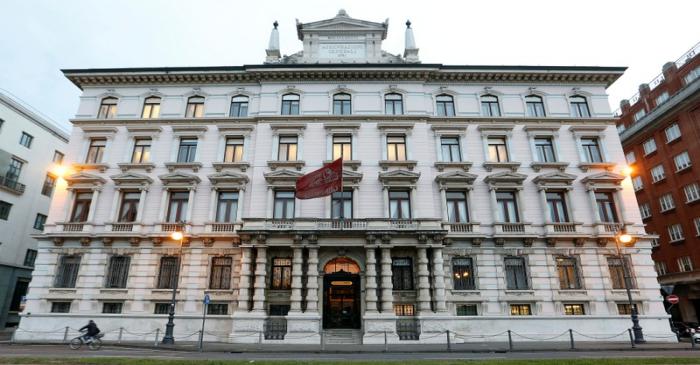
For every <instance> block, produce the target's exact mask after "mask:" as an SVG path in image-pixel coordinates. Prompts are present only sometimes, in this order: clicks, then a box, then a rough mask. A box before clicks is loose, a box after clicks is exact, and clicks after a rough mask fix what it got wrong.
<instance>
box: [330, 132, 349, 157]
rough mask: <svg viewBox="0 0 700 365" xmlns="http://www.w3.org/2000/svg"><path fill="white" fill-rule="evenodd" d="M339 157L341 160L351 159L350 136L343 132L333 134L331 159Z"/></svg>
mask: <svg viewBox="0 0 700 365" xmlns="http://www.w3.org/2000/svg"><path fill="white" fill-rule="evenodd" d="M339 158H342V159H343V161H349V160H352V136H350V135H343V134H341V135H334V136H333V160H337V159H339Z"/></svg>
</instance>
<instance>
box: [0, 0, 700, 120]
mask: <svg viewBox="0 0 700 365" xmlns="http://www.w3.org/2000/svg"><path fill="white" fill-rule="evenodd" d="M341 8H342V9H345V10H346V11H347V13H348V14H349V15H350V16H351V17H353V18H358V19H364V20H370V21H377V22H381V21H384V20H385V19H387V18H388V19H389V33H388V37H387V39H386V40H385V41H384V50H386V51H388V52H391V53H395V54H396V53H401V54H402V53H403V44H404V43H403V42H404V29H405V25H404V23H405V22H406V20H407V19H410V20H411V22H412V28H413V29H414V34H415V38H416V42H417V45H418V47H419V48H420V58H421V61H422V62H424V63H443V64H458V65H577V66H627V67H629V68H628V69H627V71H626V72H625V74H624V75H623V76H622V77H621V78H620V79H619V80H618V81H617V82H616V83H615V84H614V85H612V86H611V87H610V88H609V89H608V92H609V95H610V103H611V107H612V109H613V110H614V109H616V108H617V107H618V105H619V101H620V100H621V99H624V98H629V97H630V96H632V95H633V94H634V93H635V92H636V91H637V89H638V86H639V84H640V83H644V82H649V81H651V79H653V78H654V77H655V76H656V75H658V74H659V73H660V72H661V67H662V65H663V64H664V63H666V62H668V61H674V60H676V59H677V58H679V57H680V56H681V55H683V54H684V53H685V52H686V51H687V50H688V49H690V48H691V47H693V46H694V45H695V44H696V43H697V42H698V41H700V27H698V18H697V15H698V14H700V1H697V0H689V1H679V0H676V1H671V0H664V1H660V0H659V1H644V0H643V1H622V0H605V1H599V0H584V1H545V0H529V1H520V0H512V1H511V0H489V1H483V0H480V1H472V0H461V1H452V0H442V1H414V0H398V1H394V0H382V1H377V0H353V1H347V0H346V1H342V0H286V1H271V0H269V1H268V0H258V1H233V0H227V1H224V0H196V1H192V0H187V1H181V0H119V1H116V0H89V1H88V0H61V1H57V0H56V1H54V0H0V24H3V31H2V32H0V89H2V90H3V92H9V93H11V94H12V95H14V96H16V97H18V98H19V99H21V100H23V101H24V102H26V103H28V104H29V105H31V106H32V107H34V108H35V109H37V110H39V111H40V112H42V113H43V114H44V115H46V116H48V117H49V118H50V119H52V120H54V121H56V122H57V123H60V124H62V125H63V126H66V127H67V126H69V121H68V120H69V119H70V118H71V117H72V116H73V115H74V114H75V112H76V110H77V106H78V97H79V95H80V90H79V89H78V88H77V87H75V86H74V85H73V84H71V83H70V82H69V81H68V80H67V79H65V78H64V77H63V75H62V73H61V71H60V70H61V69H66V68H102V67H164V66H227V65H242V64H260V63H262V62H263V61H264V59H265V48H266V46H267V43H268V39H269V35H270V29H271V28H272V22H273V21H275V20H277V21H279V23H280V26H279V30H280V43H281V48H282V53H283V54H292V53H295V52H297V51H299V50H300V49H301V42H300V41H299V40H298V39H297V38H296V28H295V19H299V20H300V21H301V22H310V21H317V20H322V19H328V18H332V17H333V16H335V15H336V14H337V12H338V10H339V9H341Z"/></svg>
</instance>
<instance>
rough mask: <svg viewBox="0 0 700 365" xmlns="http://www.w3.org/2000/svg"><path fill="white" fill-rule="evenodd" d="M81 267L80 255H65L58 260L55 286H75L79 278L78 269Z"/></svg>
mask: <svg viewBox="0 0 700 365" xmlns="http://www.w3.org/2000/svg"><path fill="white" fill-rule="evenodd" d="M79 269H80V256H79V255H63V256H61V257H60V259H59V260H58V267H57V268H56V279H55V282H54V287H56V288H75V282H76V281H77V279H78V270H79Z"/></svg>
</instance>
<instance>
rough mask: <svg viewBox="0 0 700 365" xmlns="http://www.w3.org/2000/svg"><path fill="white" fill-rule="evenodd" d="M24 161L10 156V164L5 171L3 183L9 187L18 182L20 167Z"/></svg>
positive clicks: (14, 185)
mask: <svg viewBox="0 0 700 365" xmlns="http://www.w3.org/2000/svg"><path fill="white" fill-rule="evenodd" d="M23 166H24V162H22V161H20V160H18V159H16V158H14V157H12V158H10V165H9V166H8V168H7V172H6V173H5V185H6V186H10V187H16V186H17V183H18V182H19V175H20V174H21V173H22V167H23Z"/></svg>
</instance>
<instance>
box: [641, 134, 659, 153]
mask: <svg viewBox="0 0 700 365" xmlns="http://www.w3.org/2000/svg"><path fill="white" fill-rule="evenodd" d="M642 148H644V155H648V154H651V153H654V152H656V141H655V140H654V138H653V137H652V138H649V139H647V140H646V141H644V143H642Z"/></svg>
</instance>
